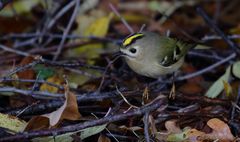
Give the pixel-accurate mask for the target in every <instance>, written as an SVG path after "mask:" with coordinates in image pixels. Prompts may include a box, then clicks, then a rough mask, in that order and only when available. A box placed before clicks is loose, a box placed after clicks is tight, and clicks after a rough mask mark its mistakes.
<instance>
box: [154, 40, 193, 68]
mask: <svg viewBox="0 0 240 142" xmlns="http://www.w3.org/2000/svg"><path fill="white" fill-rule="evenodd" d="M160 42H161V44H159V45H160V46H162V47H160V48H161V50H159V52H160V53H159V54H158V56H159V57H158V58H159V59H160V60H159V64H160V65H162V66H165V67H167V66H171V65H173V64H174V63H176V62H177V61H179V60H180V59H181V58H183V57H184V56H185V55H186V54H187V51H188V50H189V49H190V48H191V47H192V45H191V44H187V43H184V42H181V41H179V40H176V39H172V38H169V37H161V41H160Z"/></svg>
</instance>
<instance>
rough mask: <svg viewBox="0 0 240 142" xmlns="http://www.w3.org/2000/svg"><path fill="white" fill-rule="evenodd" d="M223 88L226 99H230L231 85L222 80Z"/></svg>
mask: <svg viewBox="0 0 240 142" xmlns="http://www.w3.org/2000/svg"><path fill="white" fill-rule="evenodd" d="M223 86H224V91H225V93H226V96H227V97H230V96H231V95H232V87H231V85H230V84H229V83H228V82H226V81H224V80H223Z"/></svg>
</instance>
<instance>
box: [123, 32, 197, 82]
mask: <svg viewBox="0 0 240 142" xmlns="http://www.w3.org/2000/svg"><path fill="white" fill-rule="evenodd" d="M191 47H192V45H191V44H186V43H183V42H181V41H179V40H176V39H173V38H170V37H166V36H160V35H158V34H156V33H153V32H139V33H134V34H132V35H130V36H128V37H127V38H126V39H124V40H123V42H122V46H121V47H120V52H121V53H122V55H123V56H124V58H125V60H126V62H127V64H128V66H129V67H130V68H131V69H132V70H133V71H135V72H136V73H138V74H140V75H143V76H147V77H151V78H159V77H161V76H162V75H166V74H171V73H173V72H175V71H177V70H178V69H179V68H180V67H181V66H182V64H183V62H184V57H185V55H186V54H187V52H188V50H189V49H190V48H191Z"/></svg>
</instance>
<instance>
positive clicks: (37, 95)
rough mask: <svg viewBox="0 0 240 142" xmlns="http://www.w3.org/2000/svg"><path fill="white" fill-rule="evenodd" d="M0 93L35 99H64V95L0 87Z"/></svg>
mask: <svg viewBox="0 0 240 142" xmlns="http://www.w3.org/2000/svg"><path fill="white" fill-rule="evenodd" d="M0 92H14V93H19V94H22V95H26V96H32V97H35V98H49V97H50V98H57V97H64V95H63V94H53V93H49V92H45V91H32V90H22V89H17V88H15V87H0Z"/></svg>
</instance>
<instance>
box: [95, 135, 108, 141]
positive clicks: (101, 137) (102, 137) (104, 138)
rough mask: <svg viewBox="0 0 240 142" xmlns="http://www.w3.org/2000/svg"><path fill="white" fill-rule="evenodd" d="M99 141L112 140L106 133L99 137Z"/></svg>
mask: <svg viewBox="0 0 240 142" xmlns="http://www.w3.org/2000/svg"><path fill="white" fill-rule="evenodd" d="M98 142H111V140H110V139H109V138H108V137H106V136H104V135H100V136H99V138H98Z"/></svg>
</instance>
